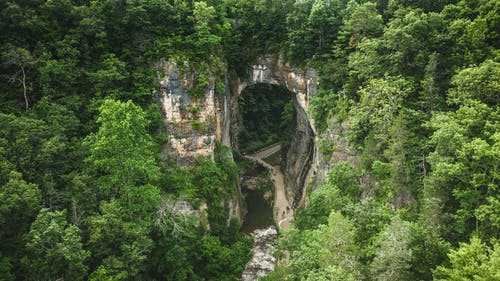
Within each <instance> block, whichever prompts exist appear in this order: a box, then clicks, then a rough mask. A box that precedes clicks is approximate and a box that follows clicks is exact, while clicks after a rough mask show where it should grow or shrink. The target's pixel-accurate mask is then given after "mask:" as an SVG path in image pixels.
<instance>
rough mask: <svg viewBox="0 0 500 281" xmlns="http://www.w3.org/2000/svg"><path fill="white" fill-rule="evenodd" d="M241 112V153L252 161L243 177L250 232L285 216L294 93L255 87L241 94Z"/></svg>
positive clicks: (260, 85)
mask: <svg viewBox="0 0 500 281" xmlns="http://www.w3.org/2000/svg"><path fill="white" fill-rule="evenodd" d="M238 112H239V120H238V122H239V133H238V138H237V139H238V147H239V151H240V152H241V153H243V155H245V157H244V159H245V160H253V161H250V162H247V163H246V168H245V170H244V173H243V174H242V183H243V184H242V187H243V190H242V191H243V194H244V197H245V203H246V204H245V205H246V210H247V214H246V216H245V219H244V223H243V225H242V231H244V232H251V231H253V230H255V229H262V228H266V227H269V226H270V225H272V224H278V222H279V221H280V220H283V219H285V217H286V214H285V213H282V212H283V210H285V207H287V206H288V205H289V203H288V200H287V197H286V188H285V184H284V180H283V179H284V176H283V173H282V170H283V168H284V167H285V164H286V161H285V160H286V156H287V151H288V149H289V147H290V144H291V142H292V139H293V136H294V131H295V127H296V122H295V118H296V103H295V101H294V94H293V93H291V92H290V91H289V90H288V89H286V88H284V87H281V86H278V85H272V84H264V83H257V84H252V85H249V86H247V87H245V89H243V91H242V92H241V93H240V95H239V97H238ZM278 174H279V175H278ZM271 179H272V181H271ZM277 179H280V180H277ZM288 208H289V207H288ZM289 214H290V215H291V212H290V213H289ZM278 227H279V226H278Z"/></svg>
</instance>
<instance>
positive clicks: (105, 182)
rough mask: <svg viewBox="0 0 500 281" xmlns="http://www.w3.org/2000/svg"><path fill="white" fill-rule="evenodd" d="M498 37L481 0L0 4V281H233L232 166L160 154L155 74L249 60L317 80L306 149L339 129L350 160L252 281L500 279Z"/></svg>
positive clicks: (244, 238) (235, 174)
mask: <svg viewBox="0 0 500 281" xmlns="http://www.w3.org/2000/svg"><path fill="white" fill-rule="evenodd" d="M499 31H500V2H499V1H497V0H421V1H412V0H373V1H364V0H350V1H348V0H207V1H191V0H93V1H86V0H45V1H44V0H0V75H1V76H0V280H6V281H10V280H93V281H104V280H107V281H110V280H238V279H239V278H240V276H241V272H242V271H243V269H244V267H245V264H246V263H247V261H248V260H249V259H250V257H251V251H250V248H251V245H252V239H251V238H250V237H249V236H248V235H246V234H243V233H240V232H239V227H240V225H239V223H238V222H236V221H231V222H230V223H227V218H228V210H227V208H226V207H224V205H222V204H220V202H221V201H222V200H224V199H226V198H229V197H231V196H233V194H232V193H233V192H234V185H235V182H236V181H238V180H239V172H240V168H239V167H238V166H237V165H236V164H235V163H234V162H233V161H232V158H231V157H229V156H228V155H230V154H231V151H228V150H229V148H227V147H224V146H219V147H218V149H217V150H216V153H215V155H214V157H213V158H203V157H201V158H199V159H197V160H196V163H194V165H190V166H186V167H178V166H177V165H176V164H175V162H173V161H169V159H162V158H161V153H160V150H161V147H162V145H163V144H164V142H165V136H166V135H167V134H168V133H169V132H168V130H167V129H166V128H165V126H164V124H163V122H162V118H163V117H162V112H161V109H160V106H159V104H158V102H157V100H156V99H155V98H154V96H153V92H154V90H155V89H156V88H157V87H159V85H158V83H159V81H158V79H157V77H158V72H159V71H160V70H158V69H156V68H155V65H156V62H157V61H158V60H159V59H161V58H171V59H175V60H177V61H179V62H183V61H189V62H190V63H191V64H193V65H196V66H198V67H199V68H207V69H210V71H211V72H212V73H217V75H218V76H219V78H221V79H220V80H221V81H222V78H223V77H226V76H227V77H237V76H244V75H245V67H246V66H247V65H249V64H251V63H252V62H253V61H254V60H255V59H256V58H257V57H258V56H260V55H265V54H275V55H280V56H282V57H283V58H284V59H285V60H286V61H287V62H289V63H290V64H292V65H295V66H297V67H311V68H314V69H316V70H317V71H318V72H319V75H320V78H321V79H320V81H321V82H320V85H319V89H318V94H317V95H316V96H315V97H314V98H313V99H312V100H311V108H310V112H309V115H310V116H312V117H313V119H314V125H315V127H316V129H317V131H318V133H319V136H320V137H321V139H319V140H318V142H317V145H318V148H319V150H320V151H321V152H322V153H323V154H324V157H325V158H328V156H329V153H331V152H332V151H334V150H335V145H334V143H333V142H332V140H331V139H330V138H329V135H330V132H331V131H332V130H334V129H335V128H337V127H338V126H339V125H340V124H343V125H344V127H346V128H348V129H347V130H346V131H345V132H343V133H344V134H345V137H347V138H348V139H349V142H350V144H351V145H352V146H353V147H354V148H355V149H356V151H357V152H358V154H359V161H358V163H357V164H356V165H351V164H349V163H343V162H341V163H333V165H332V167H331V172H330V173H329V175H328V178H327V180H326V181H325V182H323V183H319V184H317V186H313V187H312V188H311V190H312V191H311V192H310V194H309V195H308V196H309V204H308V205H307V207H304V208H301V209H299V210H297V216H296V218H295V221H294V227H293V228H291V229H290V230H287V231H284V232H282V233H280V238H279V241H278V242H279V243H278V249H277V251H276V253H275V254H276V255H277V256H279V257H281V258H282V260H283V262H282V263H280V264H279V265H278V266H277V268H276V270H275V271H274V272H273V273H271V274H270V275H269V276H267V277H265V278H264V279H265V280H310V281H316V280H317V281H321V280H477V281H480V280H481V281H487V280H500V241H499V239H500V211H499V210H500V185H499V182H500V171H499V165H500V104H499V101H500V51H499V47H500V32H499ZM201 80H203V79H201ZM202 82H203V81H200V83H198V84H199V85H198V87H203V85H204V83H202ZM200 93H202V89H196V88H194V89H193V91H192V92H191V93H190V94H192V95H193V96H196V95H200ZM249 103H250V104H251V103H252V101H249ZM289 107H290V106H288V112H289V111H290V110H291V109H290V108H289ZM276 118H278V117H276ZM276 120H278V119H275V120H274V119H273V121H268V122H274V124H272V125H276V122H277V121H276ZM279 120H282V119H279ZM249 127H250V128H251V127H252V126H249ZM261 128H273V127H272V126H270V125H269V126H263V127H261ZM272 130H273V129H269V130H268V131H270V132H269V133H273V132H272ZM251 133H252V132H249V134H251ZM254 134H255V132H254ZM262 134H263V133H262ZM259 135H261V133H259ZM261 137H262V142H266V138H265V137H263V136H261ZM268 137H269V139H279V136H268ZM235 154H236V155H237V154H238V152H237V151H236V152H235ZM212 159H215V161H212ZM177 197H183V198H188V199H189V201H190V202H191V203H192V204H193V206H195V207H199V206H200V205H201V204H202V203H206V204H207V205H208V210H209V212H208V216H207V217H206V218H196V217H183V216H180V215H179V214H177V213H175V212H174V211H173V210H172V209H171V204H170V201H171V200H173V199H174V198H177ZM206 225H209V226H210V227H209V228H208V227H206Z"/></svg>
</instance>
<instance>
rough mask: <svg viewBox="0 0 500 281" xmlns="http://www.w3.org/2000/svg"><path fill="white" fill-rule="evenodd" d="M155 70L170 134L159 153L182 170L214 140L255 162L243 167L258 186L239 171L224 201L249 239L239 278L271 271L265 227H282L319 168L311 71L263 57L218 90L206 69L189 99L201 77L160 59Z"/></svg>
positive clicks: (270, 234) (210, 149)
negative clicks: (250, 249) (198, 91)
mask: <svg viewBox="0 0 500 281" xmlns="http://www.w3.org/2000/svg"><path fill="white" fill-rule="evenodd" d="M158 68H159V69H160V70H161V71H162V73H164V78H163V79H162V80H161V83H160V85H161V87H160V91H159V92H157V93H156V96H157V97H158V98H159V99H160V101H161V104H162V108H163V112H164V121H165V123H166V124H167V128H168V130H169V132H170V134H169V136H168V143H167V145H165V147H164V149H163V153H164V156H167V155H168V157H170V158H174V159H177V160H176V161H177V163H178V164H180V165H189V164H190V163H193V161H194V159H195V158H196V157H199V156H210V155H213V154H214V152H215V149H216V144H217V143H221V144H222V145H224V146H228V147H230V148H231V149H232V150H233V151H236V153H238V155H240V156H239V157H236V158H240V160H243V161H244V160H246V161H250V162H254V163H253V164H251V163H250V164H248V165H254V167H253V168H252V169H251V170H253V171H254V173H255V171H256V170H259V169H260V172H257V175H260V177H261V180H260V181H261V182H259V179H258V176H255V175H244V174H243V175H242V176H241V177H240V181H239V182H238V184H237V185H236V186H235V188H236V189H237V190H236V192H235V193H234V194H236V196H234V197H233V198H232V199H231V200H229V201H228V202H225V203H224V204H227V207H229V209H230V218H235V219H238V220H239V221H242V222H243V227H242V231H246V232H251V233H252V235H253V236H254V239H255V246H254V253H255V255H254V259H252V260H251V261H250V262H249V264H248V265H247V270H245V272H244V273H243V275H244V276H246V277H245V278H246V279H244V280H257V279H256V278H258V277H257V276H260V277H261V276H263V274H267V273H269V272H270V270H272V268H274V262H275V258H274V257H272V256H270V252H269V251H270V246H271V245H273V243H275V242H273V241H275V239H276V235H277V233H276V231H275V230H274V231H273V230H272V229H275V227H277V228H278V229H282V228H288V227H289V225H290V222H291V221H292V220H293V213H294V210H295V209H296V208H297V207H298V206H300V205H303V204H304V200H305V195H306V188H307V186H308V185H309V184H310V182H311V180H312V179H313V176H314V174H315V173H316V172H317V170H318V168H319V162H320V161H319V160H318V159H317V157H318V156H317V151H316V148H315V145H314V140H315V137H316V134H315V131H314V125H313V123H312V120H311V118H310V117H309V116H308V114H307V110H308V108H309V100H310V98H311V97H312V96H314V94H315V90H316V87H317V85H318V83H319V81H318V76H317V74H316V73H315V71H314V70H311V69H307V70H302V69H299V68H294V67H291V66H289V65H287V64H284V63H283V61H282V60H281V59H280V58H277V57H275V56H271V55H269V56H265V57H262V58H260V59H258V60H257V63H256V64H254V65H251V66H248V69H247V76H246V77H236V78H232V79H229V78H225V81H223V82H224V83H223V84H222V85H224V86H223V88H222V87H221V83H220V81H217V78H216V77H215V75H214V74H213V73H210V72H208V85H206V87H205V88H204V89H203V90H204V91H203V94H202V95H199V96H198V97H193V95H192V89H194V88H196V87H197V86H199V83H200V82H199V80H200V78H199V77H200V75H207V74H206V73H202V72H200V71H199V70H197V69H196V68H195V67H193V66H190V65H189V64H188V63H180V62H174V61H161V62H160V63H159V65H158ZM218 82H219V83H218ZM273 106H274V107H273ZM284 119H286V120H284ZM280 123H282V124H280ZM266 126H267V127H268V128H267V127H266ZM263 127H266V128H263ZM268 145H270V146H269V147H265V148H263V146H268ZM256 150H257V151H256ZM238 155H236V156H238ZM233 157H234V156H233ZM268 157H271V158H273V159H267V158H268ZM237 161H238V160H237ZM269 162H272V163H269ZM255 165H258V166H260V168H259V167H255ZM262 168H263V169H262ZM243 172H244V171H243ZM250 174H252V172H250ZM262 175H264V176H263V178H262ZM249 186H252V187H249ZM266 186H267V189H265V188H264V187H266ZM242 187H243V188H242ZM264 189H265V190H264ZM248 198H251V200H253V201H250V202H249V201H248ZM267 210H268V211H267ZM208 212H210V210H208ZM248 212H257V213H248ZM269 216H271V217H269ZM245 218H248V221H245ZM271 222H272V223H271ZM262 227H264V229H262ZM262 245H267V246H265V247H263V246H262ZM271 260H272V261H273V262H272V263H270V261H271ZM271 265H272V266H271Z"/></svg>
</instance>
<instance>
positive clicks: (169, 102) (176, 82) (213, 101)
mask: <svg viewBox="0 0 500 281" xmlns="http://www.w3.org/2000/svg"><path fill="white" fill-rule="evenodd" d="M158 68H159V69H160V72H159V73H162V74H163V78H161V79H160V90H159V91H158V92H157V93H155V94H156V96H157V97H158V98H159V100H160V102H161V104H162V109H163V114H164V121H165V124H166V126H167V129H168V133H169V136H168V140H167V145H165V147H164V149H163V155H164V156H169V157H171V158H174V159H176V160H177V162H178V164H180V165H185V164H189V163H191V162H192V161H193V160H194V158H196V157H199V156H208V155H213V152H214V148H215V141H216V140H218V141H221V142H222V143H223V144H225V145H228V146H229V145H230V144H229V122H230V118H229V115H228V114H229V107H230V105H229V101H230V99H229V90H228V89H225V90H224V91H223V92H222V93H215V76H214V75H213V74H209V77H208V80H209V83H208V86H207V87H206V88H205V89H203V90H204V93H203V95H201V96H200V97H198V98H193V97H192V96H191V95H190V94H189V91H190V90H191V89H193V88H194V87H195V86H196V85H195V83H196V81H197V76H198V75H200V74H199V73H198V72H197V70H196V69H195V68H194V67H192V66H190V65H189V64H188V63H182V64H181V65H179V64H178V63H176V62H175V61H172V60H169V61H166V60H162V61H160V62H159V64H158ZM226 84H227V83H226ZM225 128H227V129H225Z"/></svg>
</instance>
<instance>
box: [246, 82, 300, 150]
mask: <svg viewBox="0 0 500 281" xmlns="http://www.w3.org/2000/svg"><path fill="white" fill-rule="evenodd" d="M238 106H239V108H238V110H239V116H240V118H241V119H240V126H239V127H240V130H239V134H238V146H239V150H240V152H242V153H248V152H252V151H256V150H259V149H261V148H263V147H266V146H268V145H271V144H274V143H277V142H283V143H285V144H286V143H287V142H289V141H290V137H291V135H292V129H293V126H292V125H293V119H294V116H295V107H294V103H293V99H292V93H291V92H290V91H288V90H287V89H286V88H283V87H281V86H276V85H271V84H254V85H250V86H248V87H246V88H245V89H244V90H243V91H242V92H241V94H240V96H239V97H238Z"/></svg>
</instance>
